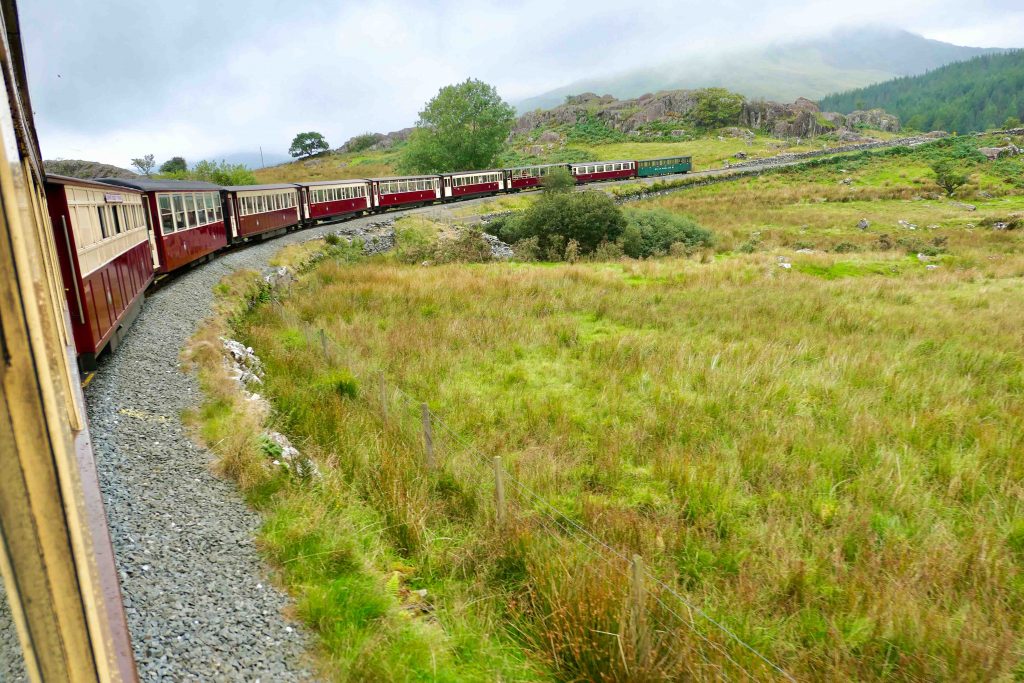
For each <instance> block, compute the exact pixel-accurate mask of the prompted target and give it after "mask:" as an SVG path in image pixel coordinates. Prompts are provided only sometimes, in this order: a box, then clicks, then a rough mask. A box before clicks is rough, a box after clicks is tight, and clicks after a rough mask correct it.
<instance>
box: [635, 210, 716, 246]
mask: <svg viewBox="0 0 1024 683" xmlns="http://www.w3.org/2000/svg"><path fill="white" fill-rule="evenodd" d="M626 220H627V221H628V224H627V226H626V229H625V230H624V231H623V233H622V240H621V242H622V250H623V251H624V252H625V253H626V255H627V256H631V257H633V258H648V257H650V256H661V255H664V254H667V253H669V251H670V250H671V251H674V250H673V249H672V245H674V244H678V245H681V247H682V249H683V251H685V252H690V251H692V250H693V249H695V248H697V247H709V246H711V244H712V236H711V233H710V232H709V231H707V230H705V229H704V228H702V227H700V226H699V225H698V224H697V223H696V222H695V221H694V220H693V219H692V218H690V217H688V216H683V215H680V214H677V213H673V212H671V211H668V210H667V209H629V210H627V211H626Z"/></svg>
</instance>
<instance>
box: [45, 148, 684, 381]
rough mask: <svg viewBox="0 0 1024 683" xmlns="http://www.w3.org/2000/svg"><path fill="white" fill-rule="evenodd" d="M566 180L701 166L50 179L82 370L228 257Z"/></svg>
mask: <svg viewBox="0 0 1024 683" xmlns="http://www.w3.org/2000/svg"><path fill="white" fill-rule="evenodd" d="M556 168H563V169H566V170H568V171H569V173H570V174H571V175H572V177H573V178H574V179H575V180H576V183H577V184H578V185H582V184H585V183H594V182H601V181H609V180H624V179H629V178H645V177H651V176H659V175H669V174H675V173H687V172H689V171H691V170H692V160H691V158H690V157H671V158H664V159H646V160H641V161H636V160H631V161H587V162H581V163H573V164H540V165H536V166H522V167H517V168H499V169H489V170H483V171H460V172H453V173H439V174H436V175H418V176H403V177H395V178H365V179H349V180H325V181H318V182H305V183H293V184H275V185H236V186H230V187H221V186H218V185H213V184H211V183H205V182H196V181H178V180H153V179H149V178H138V179H130V180H125V179H121V178H100V179H98V180H79V179H76V178H66V177H63V176H56V175H50V176H48V177H47V179H46V198H47V204H48V206H49V213H50V219H51V223H52V225H53V230H54V232H55V238H56V242H57V245H58V248H57V254H58V260H59V261H60V270H61V275H62V276H63V279H64V291H65V294H66V296H67V301H68V309H69V310H70V312H71V319H72V326H73V328H74V336H75V345H76V348H77V350H78V361H79V365H80V366H81V367H82V369H83V370H91V369H94V368H95V366H96V357H97V356H99V354H100V353H101V352H102V351H104V350H106V349H110V350H114V349H116V348H117V345H118V344H119V343H120V341H121V339H122V337H123V336H124V333H125V331H126V330H127V329H128V327H129V326H130V325H131V322H132V320H133V319H134V318H135V316H136V315H137V314H138V312H139V310H140V309H141V306H142V301H143V299H144V298H145V294H146V290H147V289H149V287H150V285H151V284H152V283H153V282H154V281H155V280H157V279H159V278H161V277H163V276H166V275H168V274H170V273H173V272H175V271H178V270H180V269H182V268H186V267H189V266H193V265H195V264H197V263H201V262H203V261H206V260H209V259H211V258H213V257H215V256H216V255H217V253H218V252H220V251H221V250H223V249H226V248H228V247H231V246H234V245H238V244H242V243H245V242H248V241H250V240H253V239H266V238H269V237H273V236H275V235H280V234H282V233H284V232H286V231H289V230H297V229H300V228H305V227H311V226H313V225H316V224H317V223H320V222H324V221H339V220H344V219H347V218H353V217H356V216H362V215H366V214H370V213H380V212H384V211H388V210H390V209H398V208H410V207H414V206H425V205H427V204H434V203H438V202H452V201H459V200H461V199H469V198H474V197H485V196H489V195H496V194H502V193H509V192H521V191H523V190H530V189H534V188H537V187H539V186H541V185H542V184H543V182H544V178H545V177H547V176H548V175H550V174H551V173H552V171H553V170H554V169H556Z"/></svg>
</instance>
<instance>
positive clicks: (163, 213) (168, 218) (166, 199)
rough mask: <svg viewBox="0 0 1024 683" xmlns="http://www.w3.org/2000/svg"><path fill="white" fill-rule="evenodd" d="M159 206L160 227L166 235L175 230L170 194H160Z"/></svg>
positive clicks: (158, 198)
mask: <svg viewBox="0 0 1024 683" xmlns="http://www.w3.org/2000/svg"><path fill="white" fill-rule="evenodd" d="M157 206H158V207H159V208H160V229H161V230H162V231H163V233H164V234H165V235H169V234H171V233H172V232H174V214H173V213H172V212H171V198H170V196H169V195H166V194H162V195H158V197H157Z"/></svg>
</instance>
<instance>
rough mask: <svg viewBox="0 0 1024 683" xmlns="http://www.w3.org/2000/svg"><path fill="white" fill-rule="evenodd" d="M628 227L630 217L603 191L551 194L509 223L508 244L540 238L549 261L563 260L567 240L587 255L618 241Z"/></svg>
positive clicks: (542, 251)
mask: <svg viewBox="0 0 1024 683" xmlns="http://www.w3.org/2000/svg"><path fill="white" fill-rule="evenodd" d="M625 227H626V218H625V216H624V215H623V213H622V210H621V209H619V207H618V206H616V205H615V201H614V200H613V199H612V198H611V197H609V196H608V195H606V194H604V193H603V192H547V193H545V194H544V195H543V196H542V197H541V198H540V199H539V200H537V201H536V202H534V203H533V205H532V206H531V207H530V208H529V209H527V210H526V211H525V212H524V213H523V215H522V217H521V218H520V219H519V220H517V221H514V222H512V223H511V224H506V225H505V228H506V231H507V232H509V234H507V235H505V234H502V235H501V238H502V239H503V240H505V241H506V242H508V241H512V242H516V241H519V240H522V239H526V238H529V237H536V238H537V246H538V248H539V249H540V252H541V253H542V254H544V255H545V258H551V254H552V252H555V253H557V256H555V257H554V259H555V260H559V259H561V257H562V255H563V253H564V252H563V251H562V250H563V249H564V245H565V243H566V241H567V240H575V241H576V242H577V244H578V249H579V255H581V256H585V255H587V254H590V253H592V252H593V251H594V250H595V249H597V247H598V245H599V244H601V243H602V242H614V241H615V240H617V239H618V238H619V237H620V236H621V235H622V231H623V230H624V229H625Z"/></svg>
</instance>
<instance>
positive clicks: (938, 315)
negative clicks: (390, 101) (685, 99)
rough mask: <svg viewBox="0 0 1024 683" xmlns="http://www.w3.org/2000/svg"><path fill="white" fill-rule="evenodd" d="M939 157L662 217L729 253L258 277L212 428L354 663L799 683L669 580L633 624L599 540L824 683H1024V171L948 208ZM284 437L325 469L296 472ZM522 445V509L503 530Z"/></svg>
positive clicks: (293, 582) (437, 676) (268, 537)
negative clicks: (502, 479) (240, 361)
mask: <svg viewBox="0 0 1024 683" xmlns="http://www.w3.org/2000/svg"><path fill="white" fill-rule="evenodd" d="M947 151H948V150H947ZM932 153H933V152H931V151H928V150H920V151H916V152H914V153H912V154H909V155H895V156H883V157H865V158H861V159H855V160H844V161H843V162H842V163H841V165H840V164H838V163H837V164H835V165H830V164H825V165H821V166H818V167H815V168H809V169H799V170H793V171H786V172H779V173H774V174H770V175H766V176H762V177H760V178H749V179H745V180H740V181H735V182H730V183H724V184H720V185H715V186H710V187H706V188H698V189H694V190H688V191H685V192H680V193H677V194H674V195H669V196H665V197H660V198H657V199H654V200H649V201H646V202H643V203H642V204H643V205H659V206H663V207H666V208H669V209H671V210H673V211H680V212H684V213H687V214H689V215H691V216H693V217H695V218H697V219H698V220H699V221H700V222H701V223H702V224H703V225H705V226H706V227H709V228H711V229H712V230H713V231H714V233H715V236H716V240H717V244H716V249H717V253H716V254H713V255H710V256H709V254H708V253H707V252H704V253H702V254H701V255H700V257H699V258H698V257H695V258H693V259H673V258H664V259H655V260H649V261H632V260H628V259H627V260H623V261H617V262H594V263H578V264H574V265H568V264H544V263H513V264H475V265H469V264H453V265H445V266H434V267H429V268H424V267H422V266H404V265H400V264H399V263H398V262H397V261H396V260H395V259H394V258H390V257H379V258H377V259H374V260H369V261H367V260H365V259H363V258H360V257H358V256H357V254H356V252H355V251H353V250H352V249H350V248H345V247H342V246H337V247H329V248H328V250H329V256H330V257H329V258H326V259H324V260H322V261H320V262H319V264H318V265H316V266H315V267H311V268H308V269H305V270H303V275H301V277H300V278H299V280H298V281H297V282H296V283H295V284H293V285H292V286H291V287H290V288H289V290H288V291H287V292H286V293H282V294H280V295H275V296H269V295H268V294H267V293H265V292H261V291H260V290H256V289H251V285H248V284H245V283H248V282H251V278H250V279H247V277H248V276H246V275H239V276H237V277H236V278H234V279H232V280H230V281H228V282H226V283H225V284H224V285H223V287H222V290H223V291H222V294H223V295H224V297H225V301H228V302H235V303H234V304H232V305H227V304H226V307H225V308H224V309H223V310H222V313H221V317H220V318H219V320H220V322H214V323H211V325H210V326H208V327H207V328H205V329H204V331H203V332H202V333H201V334H200V336H199V338H198V339H197V342H196V344H195V345H194V353H192V354H191V355H192V358H193V360H194V361H195V362H198V363H200V364H201V365H202V367H204V370H203V385H204V388H205V389H206V391H207V393H208V395H209V400H208V402H207V404H206V405H205V407H204V408H203V412H202V414H201V415H199V416H197V418H196V420H195V422H196V423H197V424H198V425H200V426H201V429H202V436H203V438H204V440H205V441H206V442H207V443H210V444H215V448H216V450H217V451H218V452H219V453H220V454H221V457H222V461H221V469H222V471H223V472H225V473H226V474H228V475H230V476H232V477H234V478H235V479H236V480H237V481H238V482H239V483H240V485H241V487H242V489H243V490H244V491H245V492H246V494H247V496H248V498H249V500H250V502H251V503H252V504H253V505H254V506H256V507H257V508H259V509H260V510H262V511H263V512H264V514H265V519H266V522H265V525H264V528H263V530H262V532H261V536H260V541H261V544H262V546H263V548H264V550H265V552H266V554H267V556H268V557H269V558H270V560H271V561H272V562H273V563H274V564H275V565H276V566H277V567H279V569H280V575H281V580H282V581H283V582H284V584H285V585H286V586H287V587H288V589H289V590H290V591H291V592H292V593H293V594H294V595H295V596H296V598H297V601H298V611H299V615H300V617H301V618H303V620H304V621H305V622H306V623H307V624H309V625H310V626H311V627H312V628H313V629H314V630H315V631H316V632H317V633H318V634H319V637H320V643H321V645H320V650H321V658H320V659H321V662H322V663H323V667H324V671H325V673H326V674H327V675H328V676H330V677H332V678H334V679H335V680H371V679H372V680H453V681H455V680H458V681H461V680H489V681H491V680H496V679H500V680H561V681H577V680H607V681H613V680H614V681H620V680H687V679H690V678H697V679H709V678H717V677H728V678H743V677H744V671H748V672H749V673H750V674H751V675H753V676H754V677H755V678H772V677H773V675H774V674H773V670H772V669H770V668H769V667H768V666H767V665H765V664H764V662H763V661H761V660H760V659H758V658H757V657H756V656H755V655H753V654H752V653H751V652H750V651H749V650H747V649H745V648H743V647H742V646H740V645H738V644H737V642H736V641H734V640H732V639H731V638H729V637H728V636H726V635H724V634H723V632H722V631H721V630H719V629H718V628H716V627H715V626H713V625H711V624H710V623H709V622H707V621H706V620H703V619H701V618H700V617H699V616H693V613H692V612H688V611H687V610H686V608H685V607H684V606H683V603H681V602H680V601H679V600H678V599H677V598H676V597H674V596H673V595H671V593H670V592H669V591H668V590H666V589H663V588H659V587H658V586H656V585H655V584H653V583H648V586H647V587H648V590H649V596H648V598H647V600H646V603H645V604H646V616H645V620H644V621H643V622H642V623H637V622H636V621H635V620H634V619H633V617H632V616H631V612H630V610H629V609H628V604H629V603H628V595H629V592H630V584H629V580H628V577H627V576H626V572H627V567H626V565H625V564H624V563H623V562H621V561H619V560H617V559H615V558H614V556H612V555H611V554H610V553H608V552H605V551H599V552H594V551H592V550H586V549H584V548H583V546H582V545H580V544H579V543H576V542H575V541H573V540H572V537H573V536H578V535H579V532H578V531H577V530H576V529H575V527H573V526H572V525H573V524H578V525H580V526H581V527H585V528H587V529H589V530H592V531H593V533H594V534H595V535H596V536H597V537H599V538H600V539H602V540H603V541H604V542H606V543H608V544H609V546H610V547H611V548H612V549H613V550H614V551H615V552H616V553H621V554H622V555H623V556H625V557H627V558H628V557H630V556H632V555H633V554H634V553H635V554H638V555H640V556H642V557H643V558H644V561H645V563H646V565H647V567H648V568H649V569H650V571H651V573H652V574H653V575H654V576H656V577H658V578H659V579H660V580H662V581H664V582H665V583H666V585H667V586H668V587H669V588H670V589H671V590H672V591H675V592H676V593H678V594H679V595H681V596H682V597H683V598H685V600H687V601H688V602H690V603H691V604H694V605H698V606H700V607H701V608H703V609H704V610H705V611H706V612H707V614H708V615H709V616H711V617H712V618H714V619H715V620H716V621H718V622H719V623H720V624H722V625H723V626H725V627H726V628H728V629H729V630H731V631H732V632H734V633H735V634H737V636H738V637H739V638H740V639H742V640H743V641H744V642H745V643H748V644H749V645H751V646H752V647H753V648H754V649H756V650H757V651H758V652H760V653H762V654H764V655H765V656H766V657H767V658H768V659H770V660H771V661H773V662H776V663H778V664H779V665H780V666H781V667H783V669H785V671H787V672H788V673H790V674H792V675H793V676H795V677H796V678H797V679H800V680H804V679H807V680H880V679H891V680H906V681H921V680H949V681H954V680H955V681H975V680H976V681H983V680H984V681H988V680H1014V679H1016V678H1019V677H1020V676H1022V675H1024V664H1022V661H1024V660H1022V657H1024V651H1022V642H1024V641H1022V638H1024V623H1022V614H1024V573H1022V570H1024V522H1022V520H1024V489H1022V487H1021V482H1022V479H1024V460H1021V458H1020V453H1021V449H1022V447H1024V402H1022V401H1021V395H1022V391H1024V354H1022V352H1021V341H1022V327H1021V320H1022V303H1021V302H1022V301H1024V229H1022V228H1024V225H1021V217H1022V214H1024V198H1022V191H1021V188H1020V187H1018V186H1017V185H1016V184H1015V183H1016V180H1017V176H1016V174H1015V172H1014V168H1015V167H1013V168H1011V167H1009V166H1007V165H1006V164H1003V163H1002V162H997V163H996V164H992V163H979V164H976V165H975V166H974V167H973V172H974V179H973V181H972V184H971V186H970V187H968V188H966V189H965V190H963V193H962V194H963V199H964V200H965V201H969V202H970V203H971V204H972V205H974V206H975V207H976V208H975V210H973V211H971V210H968V208H966V207H965V206H963V205H962V203H963V202H954V201H953V200H948V199H941V200H940V199H930V198H926V197H931V196H933V195H932V194H931V193H932V192H933V191H934V190H935V188H934V186H933V185H932V181H931V180H929V174H928V172H927V170H926V169H927V155H929V154H932ZM847 178H849V179H850V182H849V183H845V182H842V181H844V180H845V179H847ZM505 208H518V207H517V206H510V207H505ZM862 218H866V219H868V220H869V221H870V222H871V225H870V227H869V228H867V229H866V230H861V229H860V228H858V227H857V222H858V221H859V220H860V219H862ZM458 220H459V216H458V215H449V216H448V217H447V218H445V217H442V216H440V215H438V216H425V217H424V216H419V217H416V218H409V219H403V220H402V221H400V223H399V226H398V228H399V229H398V233H399V241H400V243H401V242H404V241H408V240H421V239H424V236H427V238H429V237H431V236H433V235H434V234H436V233H437V232H441V231H444V230H446V229H447V228H448V227H449V224H450V223H452V222H457V221H458ZM899 221H904V223H902V224H901V223H900V222H899ZM996 223H1006V224H1007V225H1009V226H1014V227H1010V228H1007V229H1001V230H997V229H994V228H993V226H994V225H995V224H996ZM912 226H913V227H912ZM399 246H400V249H399V252H401V250H402V248H403V245H402V244H400V245H399ZM312 248H313V246H312V245H304V246H303V247H302V248H296V249H291V250H289V251H287V252H285V253H283V254H282V256H281V262H282V263H287V262H293V261H297V260H301V259H302V258H304V257H305V256H308V254H309V253H310V250H311V249H312ZM919 254H920V256H919ZM786 265H788V266H789V267H784V266H786ZM929 266H931V268H929ZM245 300H251V301H253V302H254V306H253V307H252V308H251V309H245V308H244V307H242V306H241V304H239V303H238V302H241V301H245ZM229 322H230V325H229ZM228 333H230V334H235V335H238V336H239V337H240V338H241V339H242V340H243V341H245V342H246V343H248V344H251V345H252V346H253V347H254V348H255V350H256V352H257V353H258V354H259V355H260V357H261V358H262V359H263V361H264V363H265V365H266V371H267V373H266V377H265V380H264V385H263V386H261V387H260V388H259V389H258V390H259V391H260V392H261V393H262V394H264V395H266V396H267V397H268V398H269V399H270V400H271V403H272V406H273V411H272V413H271V415H270V417H268V416H267V415H266V414H264V413H263V412H261V411H259V410H256V409H254V408H253V407H252V402H251V401H248V400H247V399H246V398H245V397H242V396H240V395H239V394H238V393H237V391H235V390H233V389H232V388H231V387H232V385H231V383H230V382H227V381H225V380H224V375H223V373H224V370H223V367H222V365H221V364H220V361H219V356H216V355H207V356H206V357H205V362H203V361H204V354H206V353H207V351H204V349H209V348H210V347H213V346H214V345H215V342H216V337H217V336H219V335H222V334H228ZM381 376H383V377H385V378H387V382H388V387H390V389H389V390H388V391H387V392H386V404H387V406H388V412H387V418H385V416H384V413H383V411H382V405H381V403H382V402H381V391H380V385H379V377H381ZM399 390H401V392H404V393H405V394H407V395H408V397H411V399H407V398H404V397H403V395H402V394H400V393H399ZM419 401H426V402H428V403H429V405H430V408H431V410H432V411H433V412H434V413H435V414H436V415H437V416H439V418H440V419H442V420H443V421H444V424H445V425H447V427H449V428H450V429H451V430H452V432H453V433H454V434H457V435H459V436H458V438H455V437H454V436H452V434H451V433H449V432H448V431H446V428H445V427H442V426H441V425H440V424H439V423H438V424H435V427H434V435H435V439H436V446H437V450H436V458H437V461H438V465H437V467H436V468H434V469H432V470H428V469H427V468H426V467H425V465H424V453H423V446H422V443H421V441H420V435H419V429H420V416H419V407H418V405H417V404H418V402H419ZM263 422H269V423H270V424H271V425H273V426H274V428H276V429H279V430H280V431H282V432H284V433H286V434H288V435H289V436H290V437H291V438H292V440H293V441H294V442H295V443H296V445H297V446H298V447H299V448H300V449H301V450H302V451H303V452H304V453H306V454H307V455H309V456H310V457H312V458H313V460H314V461H315V462H316V463H317V465H318V467H319V471H320V472H321V476H320V477H319V478H310V477H302V476H297V475H295V474H288V473H287V472H283V471H282V470H280V469H278V468H275V467H271V466H270V465H269V464H268V462H269V460H270V459H271V458H273V457H275V456H276V455H277V454H276V453H275V452H273V449H272V448H269V447H268V446H267V444H266V443H265V442H263V441H261V440H260V439H259V437H258V436H257V435H258V434H259V433H260V431H261V429H262V427H261V424H262V423H263ZM492 456H501V457H502V459H503V462H504V465H505V467H506V468H507V470H508V472H509V474H510V475H511V476H512V477H514V478H515V479H516V480H518V481H520V482H522V485H523V486H524V487H525V488H524V489H519V488H517V487H516V485H514V484H511V483H507V484H506V485H507V493H508V496H509V499H510V509H509V517H508V519H507V520H506V521H505V522H504V523H499V522H498V520H497V519H496V515H495V509H494V502H493V501H494V476H493V470H492V467H491V462H490V458H491V457H492ZM526 490H529V491H531V492H535V493H536V495H537V497H536V498H534V497H532V496H531V495H529V494H527V493H526ZM553 509H558V510H560V511H562V512H563V513H565V515H567V518H566V519H563V518H560V517H558V516H557V515H556V516H555V517H554V519H552V518H551V517H549V516H548V514H550V513H551V511H552V510H553ZM591 545H594V543H593V542H591ZM679 617H683V618H684V619H689V618H691V617H692V618H693V620H694V621H693V622H692V623H690V622H689V621H684V620H681V619H680V618H679Z"/></svg>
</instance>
